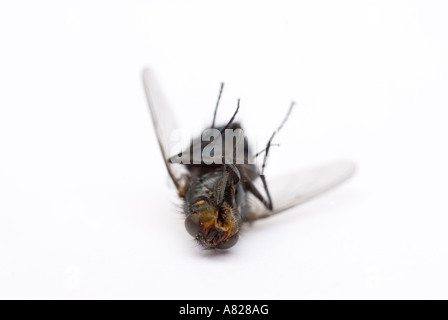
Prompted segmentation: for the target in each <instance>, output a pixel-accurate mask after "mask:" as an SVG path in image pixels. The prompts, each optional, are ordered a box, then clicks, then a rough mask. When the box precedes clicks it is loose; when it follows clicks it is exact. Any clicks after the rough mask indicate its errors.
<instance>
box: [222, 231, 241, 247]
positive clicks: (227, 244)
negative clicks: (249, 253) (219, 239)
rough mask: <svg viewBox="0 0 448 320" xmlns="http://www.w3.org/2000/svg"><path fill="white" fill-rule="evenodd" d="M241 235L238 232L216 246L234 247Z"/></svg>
mask: <svg viewBox="0 0 448 320" xmlns="http://www.w3.org/2000/svg"><path fill="white" fill-rule="evenodd" d="M239 237H240V236H239V235H238V233H237V234H235V235H234V236H232V237H231V238H229V239H228V240H227V241H226V242H223V243H220V244H218V245H217V246H216V248H218V249H229V248H231V247H233V246H234V245H235V244H236V243H237V242H238V238H239Z"/></svg>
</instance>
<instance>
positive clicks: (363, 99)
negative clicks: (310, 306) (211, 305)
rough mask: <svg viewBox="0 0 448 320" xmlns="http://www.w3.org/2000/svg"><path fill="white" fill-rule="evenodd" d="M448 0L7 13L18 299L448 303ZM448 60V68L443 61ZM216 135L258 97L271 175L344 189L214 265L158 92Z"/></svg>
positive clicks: (1, 159)
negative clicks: (154, 103)
mask: <svg viewBox="0 0 448 320" xmlns="http://www.w3.org/2000/svg"><path fill="white" fill-rule="evenodd" d="M447 14H448V6H447V4H446V2H444V1H390V0H389V1H290V2H288V1H188V2H187V1H126V3H124V2H118V1H77V2H76V3H73V2H68V1H65V2H61V1H43V2H42V1H40V2H35V1H20V2H11V1H8V2H5V1H4V2H2V3H1V5H0V298H3V299H4V298H62V299H71V298H150V299H174V298H176V299H180V298H182V299H277V298H285V299H302V298H308V299H313V298H319V299H325V298H342V299H348V298H361V299H367V298H445V299H446V298H448V274H447V270H448V248H447V243H448V234H447V227H448V205H447V194H446V192H447V183H448V172H447V163H448V154H447V142H446V140H447V136H448V129H447V124H446V123H447V120H448V117H447V116H448V112H447V107H448V104H447V102H448V96H447V85H448V76H447V71H448V64H447V59H446V57H447V56H448V35H447V31H448V20H447V18H446V17H447ZM444 57H445V58H444ZM145 66H151V67H152V68H153V69H154V70H155V71H156V72H157V74H158V75H159V78H160V82H161V83H162V84H163V87H164V89H165V93H166V95H167V96H168V97H169V100H170V102H171V105H172V107H173V109H174V110H175V111H176V113H177V114H178V115H179V121H180V122H182V124H184V125H191V126H192V127H193V128H196V129H199V128H200V127H201V126H203V125H205V124H207V123H209V122H210V121H211V118H212V113H213V107H214V104H215V101H216V97H217V93H218V89H219V83H220V82H221V81H225V82H226V88H225V90H224V95H223V99H222V105H221V106H222V108H221V109H220V114H219V116H220V119H221V120H222V121H224V120H228V119H229V117H230V115H231V114H232V113H233V111H234V108H235V106H236V99H237V98H239V97H240V98H241V99H242V100H241V102H242V108H241V113H240V115H239V118H238V119H239V120H240V121H241V122H242V123H243V125H245V126H246V127H247V128H248V132H250V133H251V134H254V135H255V136H256V137H257V139H258V140H259V141H264V140H265V139H266V137H268V136H269V135H270V133H271V131H272V130H273V128H275V126H277V125H278V123H279V122H280V120H281V119H282V117H283V115H284V113H285V112H286V110H287V108H288V105H289V102H290V101H291V100H292V99H294V100H295V101H296V102H297V108H296V109H295V110H294V113H293V115H292V116H291V119H290V121H289V122H288V123H287V125H286V126H285V129H284V131H283V132H282V133H281V134H280V135H279V136H278V140H277V142H279V143H281V146H280V147H279V148H275V149H274V150H273V153H272V158H271V159H270V162H269V167H268V168H267V175H270V176H271V177H272V176H275V175H276V174H277V173H280V172H281V171H283V172H288V171H291V170H295V169H297V168H300V167H304V166H306V165H309V164H314V163H323V162H325V161H330V160H333V159H337V158H349V159H353V160H355V161H356V162H357V164H358V172H357V175H356V176H355V177H354V178H353V179H352V180H351V181H350V182H349V183H347V184H345V185H343V186H341V187H340V188H338V189H337V190H334V191H333V192H331V193H329V194H327V195H325V196H322V197H321V198H319V199H316V200H314V201H312V202H309V203H307V204H305V205H303V206H300V207H298V208H295V209H293V210H290V211H288V212H286V213H283V214H281V215H279V216H276V217H273V218H271V219H267V220H265V221H260V222H257V223H254V224H253V225H251V226H246V227H245V230H244V232H243V234H242V236H241V238H240V241H239V243H238V244H237V246H235V247H233V248H232V249H230V250H228V251H226V252H214V251H206V250H203V249H201V248H200V247H198V246H197V244H196V243H195V242H194V241H193V240H192V239H191V238H190V236H189V235H188V234H187V232H186V231H185V229H184V225H183V217H182V214H181V213H179V212H180V209H179V206H178V205H179V201H178V200H177V199H176V196H175V191H174V190H173V188H172V187H171V186H170V185H169V181H168V179H167V174H166V171H165V168H164V166H163V162H162V159H161V156H160V154H159V150H158V146H157V142H156V139H155V135H154V132H153V128H152V124H151V120H150V116H149V112H148V110H147V106H146V101H145V97H144V93H143V88H142V84H141V71H142V69H143V67H145Z"/></svg>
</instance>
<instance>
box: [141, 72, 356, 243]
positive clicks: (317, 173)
mask: <svg viewBox="0 0 448 320" xmlns="http://www.w3.org/2000/svg"><path fill="white" fill-rule="evenodd" d="M143 82H144V87H145V92H146V97H147V100H148V105H149V109H150V112H151V116H152V121H153V124H154V129H155V132H156V135H157V140H158V142H159V146H160V150H161V153H162V156H163V160H164V163H165V166H166V168H167V171H168V174H169V176H170V177H171V180H172V181H173V183H174V185H175V187H176V189H177V192H178V195H179V197H180V198H181V199H182V200H183V202H184V205H183V207H184V213H185V228H186V230H187V232H188V233H189V234H190V235H191V236H192V237H193V238H194V239H196V240H197V241H198V242H199V243H200V244H201V245H202V246H203V247H205V248H210V249H212V248H217V249H228V248H230V247H232V246H234V245H235V244H236V243H237V242H238V238H239V232H240V231H241V226H242V224H243V223H245V222H250V221H255V220H259V219H263V218H267V217H270V216H272V215H275V214H277V213H280V212H283V211H285V210H288V209H290V208H292V207H295V206H297V205H299V204H301V203H303V202H305V201H307V200H309V199H311V198H314V197H315V196H318V195H320V194H322V193H324V192H326V191H328V190H330V189H332V188H333V187H335V186H337V185H339V184H340V183H342V182H344V181H346V180H347V179H348V178H350V177H351V176H352V175H353V173H354V171H355V165H354V164H353V163H352V162H350V161H338V162H334V163H330V164H327V165H323V166H319V167H316V168H312V169H309V170H306V171H299V172H295V173H292V174H288V175H287V176H285V177H280V178H277V179H274V180H272V181H270V183H269V184H268V183H267V180H266V177H265V174H264V171H265V167H266V160H267V158H268V156H269V152H270V150H271V147H272V146H273V140H274V137H275V136H276V134H277V133H278V132H279V131H280V130H281V129H282V128H283V126H284V125H285V123H286V122H287V120H288V118H289V116H290V114H291V111H292V109H293V107H294V103H291V105H290V107H289V109H288V111H287V113H286V116H285V118H284V120H283V121H282V123H281V124H280V125H279V126H278V128H277V130H275V131H274V132H273V134H272V135H271V137H270V139H269V141H268V142H267V144H266V147H265V148H264V149H263V150H262V151H260V152H258V153H252V150H251V149H250V147H249V145H248V141H247V138H246V137H245V136H244V132H243V129H242V127H241V125H240V124H239V123H238V122H236V121H235V119H236V115H237V114H238V111H239V108H240V101H239V100H238V104H237V108H236V110H235V112H234V114H233V116H232V118H231V119H230V120H229V121H228V122H227V123H225V124H223V125H221V126H216V123H215V122H216V115H217V111H218V106H219V102H220V99H221V94H222V91H223V87H224V85H223V84H221V88H220V91H219V96H218V101H217V103H216V107H215V112H214V115H213V121H212V122H211V126H210V127H209V128H206V129H205V130H204V131H203V133H202V135H201V136H200V137H198V138H196V139H194V140H193V141H192V142H191V144H190V146H189V147H188V148H187V149H186V150H185V151H184V152H182V153H180V154H178V155H175V156H170V154H169V151H170V150H169V143H168V142H169V141H168V134H169V133H170V132H172V131H173V130H174V129H175V128H176V127H177V126H176V122H175V121H174V116H173V114H172V112H171V110H170V109H169V107H168V105H167V103H166V101H165V100H164V98H163V95H162V93H161V90H160V87H159V85H158V82H157V80H156V77H155V76H154V74H153V72H152V71H151V70H149V69H146V70H145V71H144V73H143ZM259 156H262V157H263V162H262V165H261V167H258V166H257V165H256V164H255V162H254V160H255V159H256V158H257V157H259Z"/></svg>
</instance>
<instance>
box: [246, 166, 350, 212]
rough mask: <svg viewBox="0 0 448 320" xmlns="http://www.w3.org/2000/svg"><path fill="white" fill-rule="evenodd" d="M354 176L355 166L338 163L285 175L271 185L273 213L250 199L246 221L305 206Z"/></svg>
mask: <svg viewBox="0 0 448 320" xmlns="http://www.w3.org/2000/svg"><path fill="white" fill-rule="evenodd" d="M354 172H355V164H354V163H353V162H350V161H338V162H334V163H330V164H327V165H322V166H317V167H314V168H311V169H308V170H303V171H298V172H296V173H292V174H288V175H285V176H284V177H280V178H277V179H274V180H272V181H270V180H269V179H268V188H269V191H270V193H271V196H272V200H273V205H274V209H273V210H272V211H270V210H268V209H267V208H266V207H265V206H264V205H263V204H262V203H261V202H260V201H258V199H256V198H255V197H253V196H251V195H250V199H249V210H248V212H247V213H246V217H245V220H246V221H254V220H258V219H263V218H267V217H269V216H272V215H274V214H277V213H280V212H283V211H285V210H288V209H290V208H292V207H295V206H297V205H299V204H302V203H304V202H305V201H308V200H310V199H312V198H314V197H316V196H318V195H320V194H322V193H324V192H326V191H329V190H331V189H333V188H334V187H336V186H338V185H339V184H341V183H342V182H344V181H346V180H347V179H349V178H350V177H351V176H352V175H353V173H354Z"/></svg>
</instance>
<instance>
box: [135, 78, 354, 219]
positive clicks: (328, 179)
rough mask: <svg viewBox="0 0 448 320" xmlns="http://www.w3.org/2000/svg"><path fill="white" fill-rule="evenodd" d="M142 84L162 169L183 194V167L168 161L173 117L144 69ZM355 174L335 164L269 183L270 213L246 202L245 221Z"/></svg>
mask: <svg viewBox="0 0 448 320" xmlns="http://www.w3.org/2000/svg"><path fill="white" fill-rule="evenodd" d="M143 83H144V87H145V92H146V97H147V100H148V105H149V109H150V112H151V116H152V121H153V124H154V129H155V132H156V135H157V140H158V142H159V146H160V150H161V153H162V156H163V160H164V162H165V166H166V168H167V170H168V174H169V175H170V177H171V179H172V180H173V183H174V185H175V186H176V188H177V189H178V192H179V194H183V193H184V191H186V188H188V185H189V184H190V182H191V176H190V175H189V173H188V171H187V170H185V168H184V166H183V165H181V164H174V163H171V161H170V160H169V159H170V154H169V152H170V150H169V140H168V138H169V133H171V132H172V131H173V130H174V129H176V128H178V127H177V123H176V121H175V117H174V115H173V113H172V111H171V109H170V108H169V107H168V104H167V102H166V99H165V98H164V96H163V94H162V91H161V89H160V86H159V83H158V81H157V79H156V77H155V75H154V73H153V71H152V70H149V69H146V70H145V71H144V72H143ZM241 140H242V139H240V141H241ZM354 172H355V165H354V164H353V163H352V162H350V161H338V162H333V163H330V164H327V165H322V166H317V167H315V168H311V169H308V170H303V171H298V172H295V173H292V174H288V175H286V176H284V177H279V178H276V179H270V180H269V189H270V192H271V196H272V200H273V204H274V208H273V210H269V209H267V208H266V206H265V205H264V204H263V203H261V202H260V201H259V200H258V199H256V198H255V197H252V198H253V199H250V201H248V205H249V210H247V212H246V218H245V219H246V221H254V220H258V219H262V218H266V217H269V216H272V215H274V214H277V213H280V212H283V211H285V210H288V209H290V208H292V207H295V206H297V205H299V204H302V203H304V202H305V201H307V200H310V199H312V198H314V197H316V196H318V195H320V194H322V193H324V192H326V191H328V190H331V189H332V188H334V187H336V186H337V185H339V184H341V183H342V182H344V181H346V180H347V179H348V178H350V177H351V176H352V175H353V173H354Z"/></svg>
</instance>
